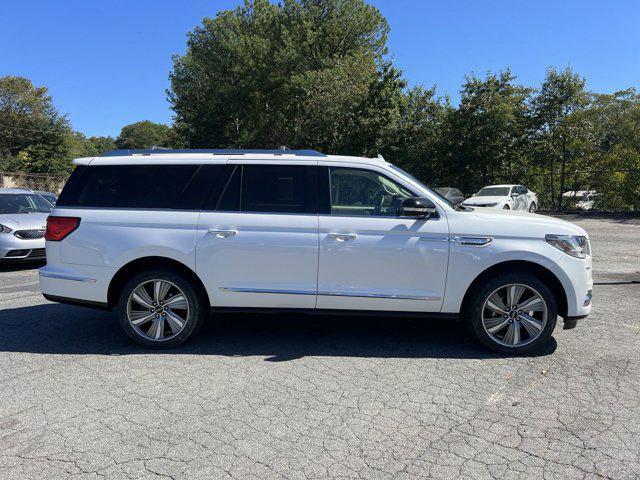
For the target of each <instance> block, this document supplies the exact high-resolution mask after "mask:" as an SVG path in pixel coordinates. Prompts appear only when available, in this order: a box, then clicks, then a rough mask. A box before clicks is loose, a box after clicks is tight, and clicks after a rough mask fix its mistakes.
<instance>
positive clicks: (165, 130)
mask: <svg viewBox="0 0 640 480" xmlns="http://www.w3.org/2000/svg"><path fill="white" fill-rule="evenodd" d="M98 144H99V143H98V142H97V141H95V145H98ZM100 144H101V145H102V146H104V142H100ZM181 144H182V141H181V139H180V137H179V136H178V134H177V133H176V131H175V130H174V129H172V128H171V127H169V126H168V125H164V124H162V123H154V122H151V121H149V120H143V121H141V122H136V123H131V124H129V125H125V126H124V127H122V130H121V131H120V135H118V138H116V140H115V146H116V147H117V148H120V149H148V148H152V147H170V148H179V147H180V146H181Z"/></svg>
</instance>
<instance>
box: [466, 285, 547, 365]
mask: <svg viewBox="0 0 640 480" xmlns="http://www.w3.org/2000/svg"><path fill="white" fill-rule="evenodd" d="M509 283H521V284H523V285H527V286H529V287H531V288H533V289H535V290H536V291H537V292H538V293H539V294H540V295H542V297H543V298H544V301H545V302H546V303H547V324H546V325H545V327H544V330H543V331H542V333H541V334H540V336H539V337H538V338H536V339H535V340H534V341H533V342H531V343H529V344H527V345H523V346H520V347H507V346H505V345H501V344H499V343H496V342H495V341H494V340H493V339H492V338H491V337H490V336H489V334H488V333H487V332H486V331H485V329H484V327H483V326H482V308H483V307H484V302H485V300H486V299H487V297H488V296H489V295H490V294H491V293H492V292H493V291H495V290H496V289H498V288H500V287H501V286H505V285H507V284H509ZM472 288H475V289H476V291H474V292H472V293H471V296H470V297H469V299H468V300H467V301H466V302H465V305H464V308H463V312H462V319H463V321H464V323H465V326H466V327H467V329H468V330H469V332H470V333H471V335H472V336H473V337H474V338H475V339H476V340H478V341H479V342H480V343H482V344H483V345H484V346H486V347H487V348H489V349H491V350H493V351H495V352H499V353H504V354H510V355H518V354H522V353H529V352H534V351H536V350H539V349H540V348H541V347H542V346H544V345H545V344H546V343H547V342H548V341H549V338H550V337H551V335H552V333H553V330H554V329H555V326H556V320H557V315H558V307H557V304H556V300H555V297H554V295H553V293H552V292H551V290H550V289H549V287H548V286H547V285H546V284H545V283H544V282H543V281H542V280H540V279H539V278H538V277H536V276H535V275H532V274H529V273H504V274H501V275H499V276H497V277H496V278H492V279H490V280H488V281H486V282H483V283H482V284H480V285H477V286H475V287H472Z"/></svg>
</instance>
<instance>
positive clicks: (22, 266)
mask: <svg viewBox="0 0 640 480" xmlns="http://www.w3.org/2000/svg"><path fill="white" fill-rule="evenodd" d="M45 265H46V262H44V261H38V262H35V261H30V262H19V261H16V262H7V261H5V262H4V263H0V273H3V272H19V271H22V270H37V269H38V268H40V267H44V266H45Z"/></svg>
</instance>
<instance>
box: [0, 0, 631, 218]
mask: <svg viewBox="0 0 640 480" xmlns="http://www.w3.org/2000/svg"><path fill="white" fill-rule="evenodd" d="M388 33H389V27H388V25H387V22H386V20H385V19H384V17H383V16H382V15H381V14H380V12H379V11H378V10H377V9H376V8H375V7H373V6H371V5H368V4H367V3H365V1H364V0H323V1H318V0H282V1H281V2H278V3H275V2H274V3H272V2H270V1H268V0H246V1H245V3H244V4H243V5H242V6H241V7H239V8H236V9H235V10H230V11H224V12H220V13H219V14H218V15H217V16H216V18H213V19H212V18H205V19H204V20H203V21H202V24H201V25H199V26H197V27H196V28H195V29H194V30H193V31H192V32H191V33H190V34H189V37H188V41H187V50H186V53H185V54H184V55H181V56H175V57H174V58H173V63H174V66H173V71H172V72H171V74H170V82H171V84H170V86H171V88H170V90H169V91H168V92H167V96H168V99H169V101H170V103H171V107H172V109H173V111H174V113H175V116H174V124H173V126H171V127H169V126H167V125H162V124H157V123H153V122H150V121H142V122H136V123H133V124H131V125H127V126H125V127H124V128H123V129H122V131H121V133H120V135H119V136H118V138H117V139H115V140H114V139H112V138H110V137H90V138H87V137H85V136H84V135H83V134H81V133H78V132H74V131H72V130H71V129H70V127H69V124H68V121H67V119H66V118H65V117H64V116H63V115H60V114H59V113H58V112H57V110H56V109H55V107H54V105H53V103H52V101H51V98H50V97H49V95H48V94H47V89H46V88H44V87H34V86H33V85H32V84H31V82H30V81H29V80H27V79H25V78H21V77H11V76H8V77H1V78H0V169H5V170H6V169H10V170H24V171H27V172H52V173H66V172H68V171H69V170H70V168H71V163H70V162H69V160H70V159H72V158H75V157H83V156H96V155H100V154H101V153H104V152H105V151H107V150H111V149H113V148H122V149H138V148H151V147H153V146H158V147H174V148H180V147H183V146H185V147H191V148H206V147H208V148H216V147H218V148H237V147H243V148H252V147H253V148H277V147H279V146H282V145H285V146H288V147H290V148H316V149H319V150H322V151H326V152H328V153H333V154H349V155H367V156H375V155H377V154H379V153H380V154H383V155H384V157H385V158H386V159H387V160H389V161H391V162H393V163H395V164H397V165H399V166H401V167H402V168H404V169H406V170H408V171H409V172H411V173H412V174H414V175H415V176H416V177H418V178H419V179H421V180H422V181H424V182H425V183H427V184H428V185H431V186H434V187H435V186H443V187H444V186H451V187H457V188H460V189H461V190H462V191H463V192H464V193H466V194H471V193H473V192H475V191H477V190H478V189H480V188H481V187H483V186H484V185H487V184H492V183H522V184H524V185H526V186H527V187H529V188H531V189H532V190H534V191H536V192H537V193H538V196H539V198H540V200H541V205H540V207H542V208H550V209H563V208H571V204H570V203H568V202H567V198H566V197H563V196H562V194H563V193H564V192H567V191H573V190H595V191H597V192H598V195H597V196H596V197H595V198H596V206H597V207H598V208H603V209H609V210H640V95H638V94H637V93H636V91H635V90H634V89H628V90H623V91H620V92H615V93H612V94H597V93H591V92H588V91H587V90H586V88H585V79H584V78H582V77H581V76H580V75H578V74H576V73H575V72H573V71H572V70H571V69H570V68H566V69H564V70H557V69H554V68H550V69H549V70H548V71H547V74H546V77H545V79H544V81H543V82H542V84H541V86H540V88H539V89H531V88H527V87H524V86H522V85H519V84H518V83H517V81H516V80H517V79H516V77H515V76H514V75H513V74H512V73H511V72H510V70H508V69H507V70H505V71H500V72H498V73H492V72H488V73H487V74H486V75H485V76H484V77H479V76H476V75H475V74H472V75H470V76H468V77H466V79H465V82H464V84H463V86H462V89H461V100H460V104H459V105H458V106H454V105H452V104H451V103H450V101H449V99H448V98H446V97H445V98H442V97H438V96H437V94H436V90H435V88H425V87H422V86H416V87H413V88H408V86H407V83H406V82H405V80H404V79H403V78H402V73H401V72H400V71H399V70H398V69H397V68H396V67H395V66H394V65H393V63H392V61H391V60H390V59H389V58H388V56H387V45H386V43H387V35H388Z"/></svg>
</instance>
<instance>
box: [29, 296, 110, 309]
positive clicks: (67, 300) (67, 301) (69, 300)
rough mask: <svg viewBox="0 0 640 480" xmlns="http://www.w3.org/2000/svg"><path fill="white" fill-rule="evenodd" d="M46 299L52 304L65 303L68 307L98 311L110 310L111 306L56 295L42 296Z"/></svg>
mask: <svg viewBox="0 0 640 480" xmlns="http://www.w3.org/2000/svg"><path fill="white" fill-rule="evenodd" d="M42 295H43V296H44V298H46V299H47V300H49V301H50V302H57V303H65V304H67V305H74V306H76V307H87V308H95V309H98V310H110V308H109V305H108V304H107V303H103V302H93V301H91V300H80V299H77V298H68V297H58V296H56V295H47V294H46V293H43V294H42Z"/></svg>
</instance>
